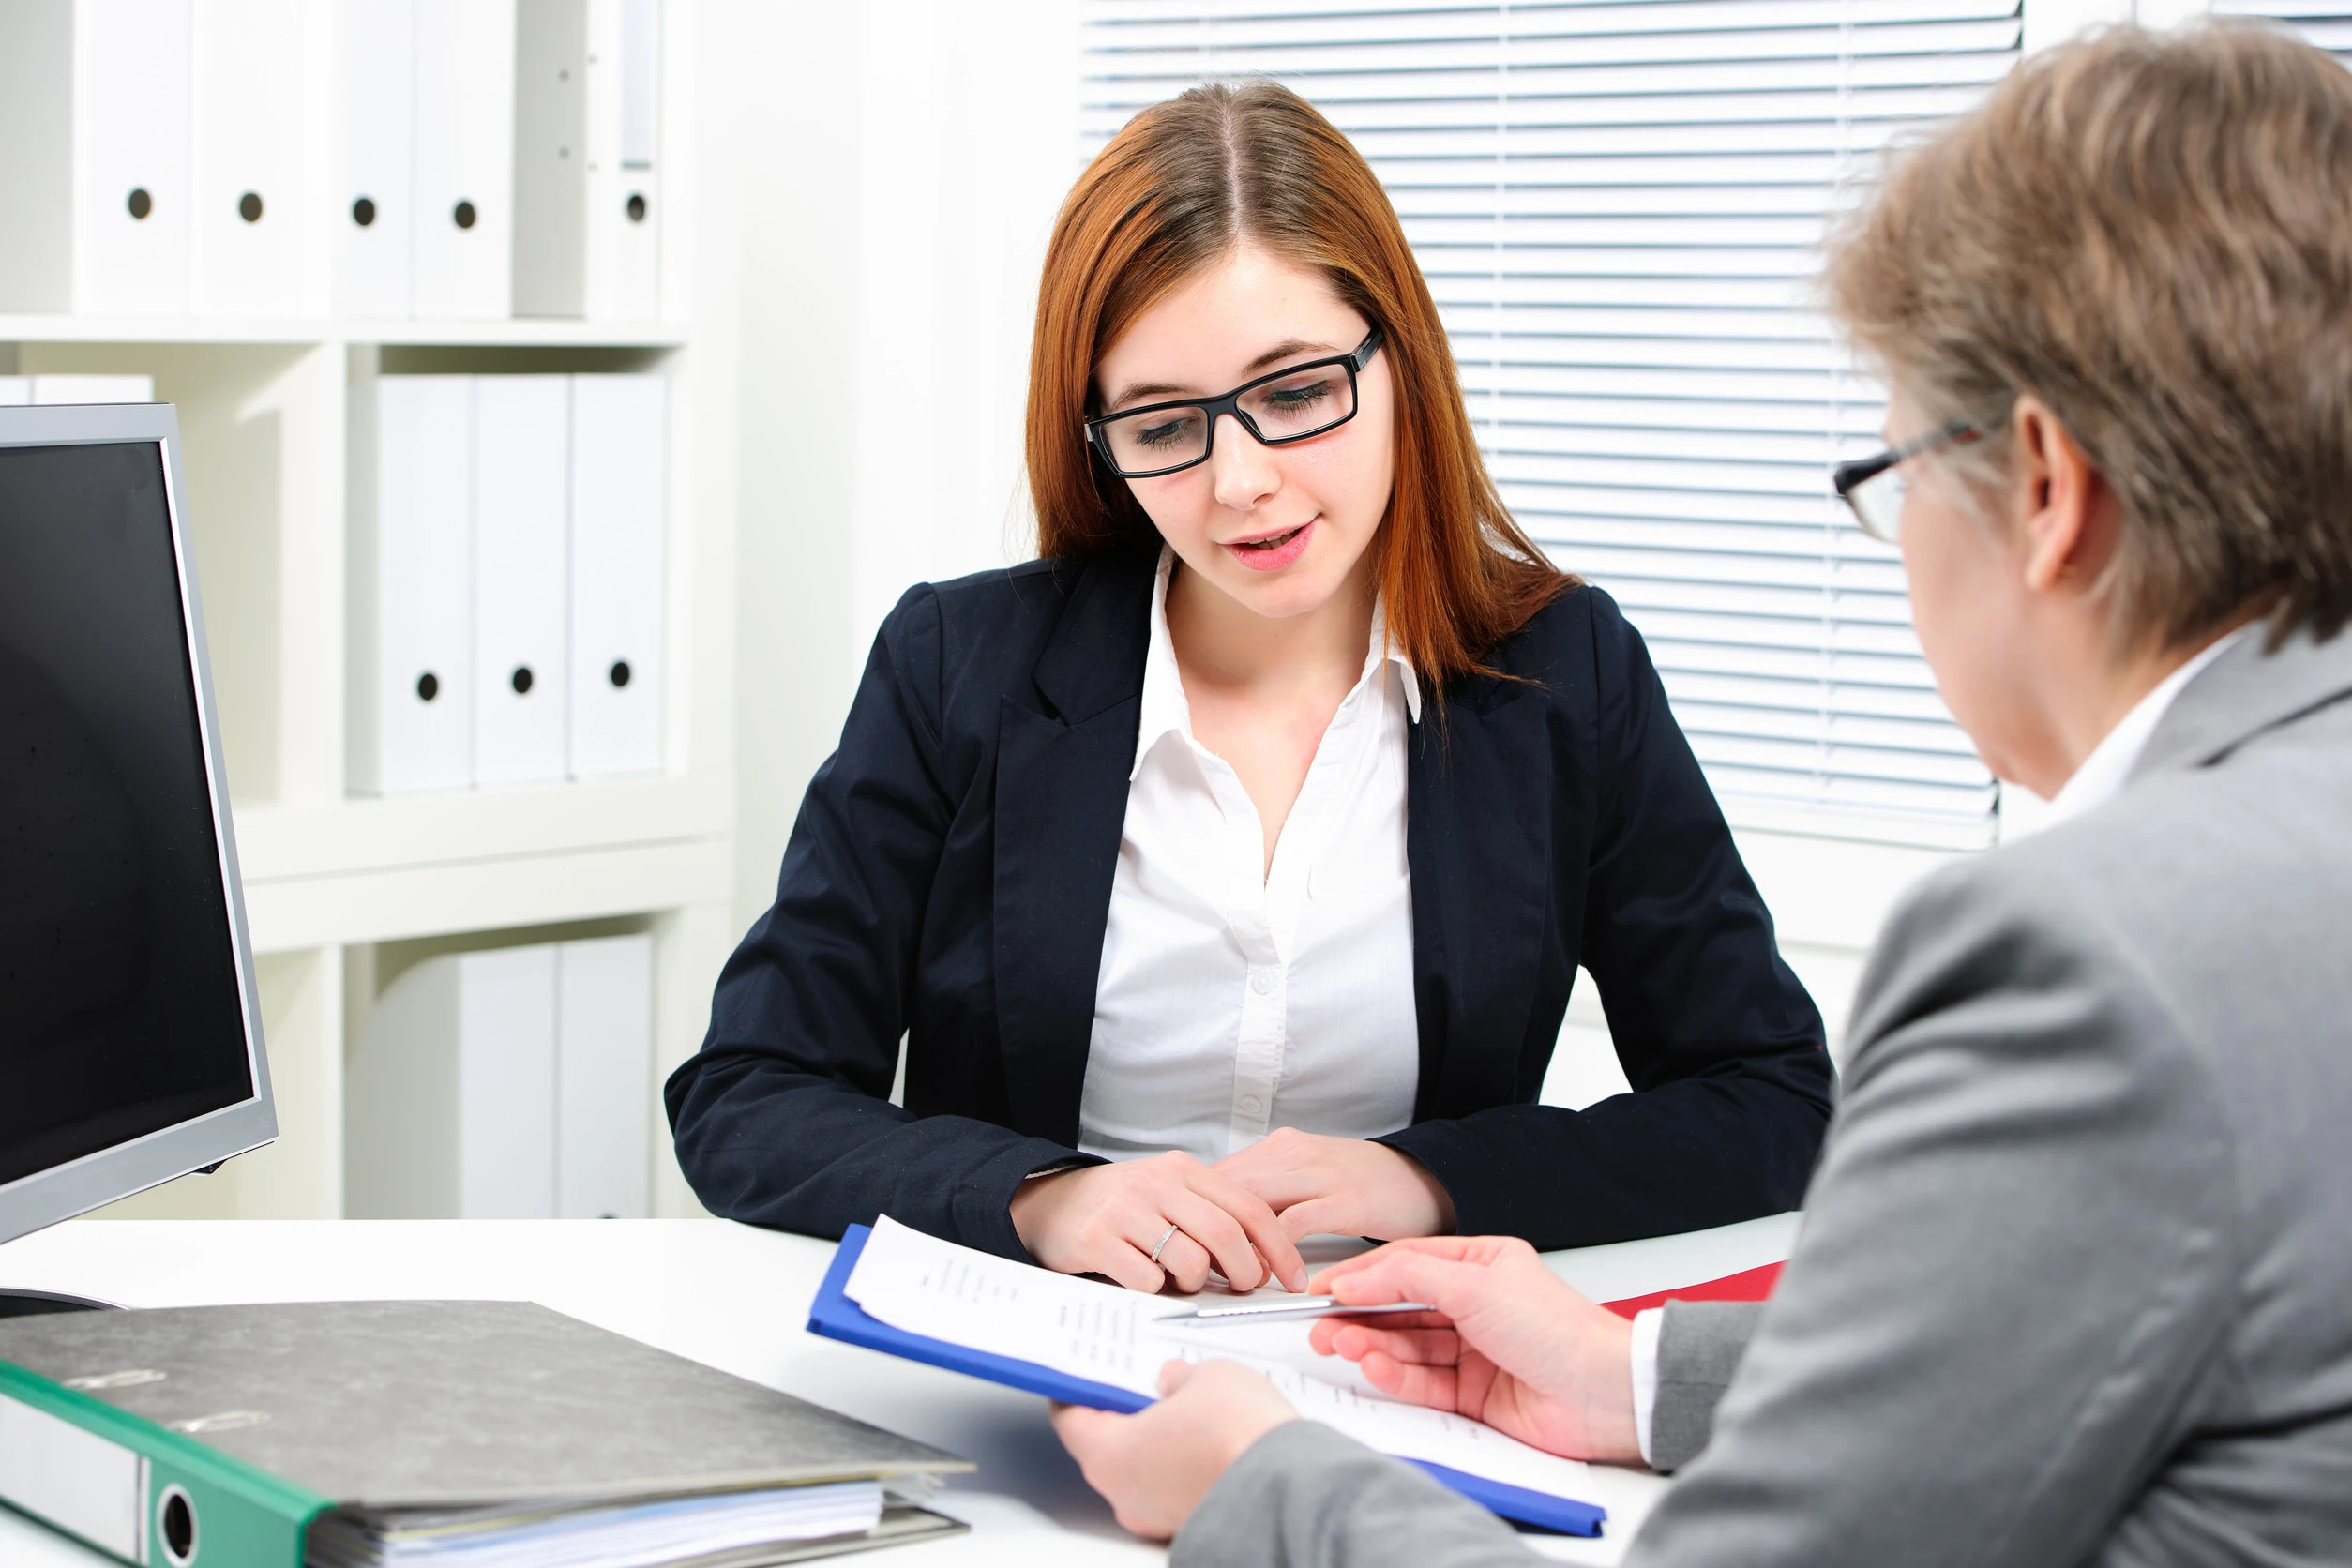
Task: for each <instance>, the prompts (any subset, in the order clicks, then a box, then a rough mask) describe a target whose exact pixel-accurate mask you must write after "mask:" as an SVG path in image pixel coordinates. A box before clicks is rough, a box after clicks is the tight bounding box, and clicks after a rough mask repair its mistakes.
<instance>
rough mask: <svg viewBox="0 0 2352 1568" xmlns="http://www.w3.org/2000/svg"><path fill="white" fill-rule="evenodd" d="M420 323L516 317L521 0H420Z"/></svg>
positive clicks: (416, 243)
mask: <svg viewBox="0 0 2352 1568" xmlns="http://www.w3.org/2000/svg"><path fill="white" fill-rule="evenodd" d="M414 3H415V8H416V11H415V15H416V29H415V47H414V53H413V56H412V57H413V59H414V60H415V83H416V92H415V165H414V167H415V194H416V227H415V234H414V238H413V249H412V254H413V256H414V258H415V277H414V283H413V288H414V293H413V296H412V297H413V306H414V309H415V313H416V314H417V315H419V316H424V317H429V318H434V317H458V318H467V319H475V318H486V317H503V316H507V315H510V314H512V313H513V305H512V302H513V297H514V233H515V215H514V187H515V0H414Z"/></svg>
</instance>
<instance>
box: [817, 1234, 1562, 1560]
mask: <svg viewBox="0 0 2352 1568" xmlns="http://www.w3.org/2000/svg"><path fill="white" fill-rule="evenodd" d="M871 1234H873V1232H872V1231H871V1230H869V1229H867V1227H865V1226H863V1225H852V1226H851V1227H850V1229H849V1231H848V1233H847V1234H845V1235H843V1236H842V1238H841V1245H840V1247H839V1248H838V1249H837V1251H836V1252H835V1253H834V1255H833V1266H832V1267H831V1268H829V1269H827V1270H826V1271H825V1278H824V1283H823V1284H822V1285H820V1286H818V1287H817V1299H816V1301H815V1302H813V1303H812V1304H810V1305H809V1308H808V1332H809V1333H811V1334H822V1335H824V1337H826V1338H827V1339H838V1340H841V1341H842V1342H844V1343H845V1344H850V1345H862V1346H864V1347H865V1348H866V1349H869V1350H880V1351H882V1352H883V1353H884V1354H885V1355H894V1356H900V1357H903V1358H904V1359H906V1360H908V1361H919V1362H922V1363H923V1364H926V1365H928V1366H943V1367H945V1368H947V1369H948V1370H949V1371H951V1372H962V1373H966V1374H968V1375H970V1376H972V1377H974V1378H985V1379H987V1380H988V1381H989V1382H992V1383H1003V1384H1004V1385H1005V1386H1006V1387H1007V1388H1018V1389H1026V1390H1027V1391H1028V1392H1030V1393H1031V1394H1042V1395H1045V1396H1046V1397H1047V1398H1048V1399H1059V1400H1061V1401H1062V1402H1063V1404H1065V1405H1091V1406H1093V1408H1094V1409H1096V1410H1118V1411H1120V1412H1121V1413H1123V1414H1127V1415H1132V1414H1134V1413H1135V1412H1136V1411H1138V1410H1142V1409H1143V1408H1144V1407H1145V1406H1147V1405H1149V1404H1151V1403H1152V1402H1153V1401H1152V1400H1151V1399H1150V1398H1149V1397H1148V1396H1146V1395H1140V1394H1136V1393H1133V1392H1131V1391H1129V1390H1127V1389H1123V1388H1114V1387H1112V1386H1111V1385H1110V1384H1108V1383H1098V1382H1094V1381H1092V1380H1089V1379H1085V1378H1074V1377H1071V1376H1070V1375H1069V1374H1068V1373H1066V1372H1056V1371H1054V1370H1053V1369H1052V1368H1051V1367H1048V1366H1040V1365H1038V1364H1036V1363H1035V1362H1033V1361H1017V1360H1015V1359H1014V1358H1013V1357H1011V1356H999V1355H991V1354H989V1353H988V1351H986V1350H975V1349H972V1348H971V1347H970V1346H968V1345H958V1344H956V1343H955V1342H954V1341H953V1340H947V1339H933V1338H931V1337H930V1336H929V1335H928V1334H909V1333H908V1332H907V1331H906V1330H904V1329H896V1328H892V1327H891V1326H890V1325H889V1324H888V1323H885V1322H883V1321H882V1320H881V1319H878V1318H869V1317H867V1313H866V1309H865V1308H864V1307H862V1306H860V1305H858V1304H857V1303H855V1302H853V1301H852V1300H850V1298H849V1297H848V1296H846V1295H844V1294H842V1290H843V1288H844V1287H846V1286H847V1285H848V1284H849V1282H850V1271H851V1270H852V1269H854V1268H856V1267H857V1255H858V1254H859V1253H860V1252H862V1251H864V1250H865V1247H866V1238H867V1236H869V1235H871ZM1407 1462H1408V1463H1410V1464H1416V1465H1419V1466H1421V1468H1422V1469H1423V1470H1426V1471H1428V1472H1429V1473H1430V1474H1431V1475H1432V1476H1435V1477H1436V1478H1437V1479H1438V1480H1439V1481H1440V1482H1442V1483H1443V1484H1444V1485H1448V1486H1450V1487H1452V1488H1453V1489H1454V1490H1455V1491H1457V1492H1459V1493H1461V1494H1462V1495H1463V1496H1464V1497H1466V1498H1469V1499H1470V1500H1472V1501H1473V1502H1478V1503H1483V1504H1485V1506H1486V1507H1487V1508H1489V1509H1492V1510H1493V1511H1494V1512H1495V1513H1497V1514H1500V1515H1502V1517H1504V1518H1506V1519H1517V1520H1519V1521H1520V1522H1522V1523H1524V1524H1530V1525H1539V1526H1541V1527H1542V1528H1544V1529H1545V1530H1558V1531H1560V1533H1561V1534H1563V1535H1598V1534H1600V1533H1601V1521H1602V1520H1603V1519H1605V1518H1606V1517H1607V1516H1608V1511H1607V1510H1606V1509H1605V1508H1602V1507H1600V1506H1599V1505H1598V1504H1595V1503H1590V1502H1574V1501H1571V1500H1568V1499H1567V1498H1560V1497H1554V1496H1552V1495H1551V1494H1550V1493H1549V1492H1531V1491H1529V1490H1528V1489H1527V1488H1526V1487H1524V1486H1507V1485H1503V1484H1502V1483H1501V1482H1500V1481H1489V1480H1487V1479H1486V1478H1485V1477H1484V1476H1478V1475H1470V1474H1466V1473H1464V1472H1463V1471H1461V1470H1448V1469H1447V1468H1446V1467H1445V1466H1443V1465H1432V1464H1428V1463H1425V1461H1423V1460H1419V1459H1413V1460H1409V1461H1407Z"/></svg>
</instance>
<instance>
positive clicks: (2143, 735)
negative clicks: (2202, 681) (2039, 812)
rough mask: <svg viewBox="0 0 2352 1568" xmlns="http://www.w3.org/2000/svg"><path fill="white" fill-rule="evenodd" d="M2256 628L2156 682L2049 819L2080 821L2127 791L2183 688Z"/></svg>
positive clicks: (2242, 630) (2230, 635)
mask: <svg viewBox="0 0 2352 1568" xmlns="http://www.w3.org/2000/svg"><path fill="white" fill-rule="evenodd" d="M2253 630H2254V626H2239V628H2238V629H2237V630H2236V631H2233V632H2225V633H2224V634H2223V635H2222V636H2220V637H2217V638H2215V639H2214V640H2213V641H2211V642H2209V643H2208V644H2206V646H2205V647H2203V648H2201V649H2199V650H2198V651H2197V652H2196V654H2195V655H2194V656H2192V657H2191V658H2190V660H2189V661H2188V662H2187V663H2186V664H2183V665H2182V666H2181V667H2180V668H2179V669H2178V670H2176V671H2173V672H2172V673H2171V674H2169V675H2167V676H2165V677H2164V679H2163V680H2161V681H2159V682H2157V683H2156V686H2155V689H2153V690H2151V691H2150V692H2149V693H2148V695H2147V696H2145V697H2143V698H2141V699H2140V700H2139V701H2137V702H2135V703H2133V705H2132V711H2131V712H2130V713H2128V714H2125V715H2124V716H2123V717H2122V718H2120V719H2119V720H2118V721H2117V723H2116V727H2115V728H2114V729H2112V730H2110V731H2107V733H2106V736H2105V738H2104V739H2103V740H2101V741H2100V743H2099V744H2098V745H2097V746H2093V747H2092V748H2091V752H2090V755H2089V756H2088V757H2086V758H2084V759H2083V761H2082V765H2081V766H2080V767H2078V768H2076V769H2075V770H2074V775H2073V777H2071V778H2069V779H2068V780H2067V781H2066V782H2065V784H2064V785H2062V786H2060V788H2059V790H2058V794H2057V795H2056V796H2055V797H2054V798H2053V799H2052V800H2051V802H2050V812H2049V816H2048V817H2047V819H2046V821H2048V822H2061V821H2063V820H2065V819H2066V818H2068V817H2078V816H2081V815H2082V814H2083V813H2084V812H2086V811H2088V810H2090V809H2091V808H2092V807H2100V806H2104V805H2106V804H2107V802H2109V801H2111V800H2113V799H2114V798H2115V797H2116V796H2117V795H2118V794H2119V793H2120V792H2122V789H2123V784H2124V781H2125V780H2126V779H2128V778H2130V777H2131V776H2132V769H2133V767H2134V766H2136V765H2137V764H2138V762H2139V760H2140V753H2141V752H2143V751H2145V750H2147V749H2148V739H2149V737H2151V736H2153V735H2154V734H2155V733H2156V726H2157V725H2159V724H2161V723H2162V722H2164V715H2165V713H2166V712H2167V711H2168V710H2169V709H2170V708H2171V707H2172V704H2173V700H2174V699H2175V698H2177V697H2179V695H2180V693H2181V690H2182V688H2184V687H2185V686H2188V684H2189V683H2190V682H2191V681H2194V680H2195V679H2196V678H2197V676H2198V675H2200V674H2202V673H2203V672H2204V671H2205V667H2206V666H2207V665H2209V664H2211V663H2212V662H2213V661H2214V660H2215V659H2217V658H2219V657H2221V656H2222V655H2224V653H2227V652H2228V651H2229V650H2230V648H2232V647H2233V646H2235V645H2236V644H2237V643H2238V641H2239V640H2240V639H2242V638H2244V637H2245V636H2246V635H2247V634H2248V633H2250V632H2252V631H2253Z"/></svg>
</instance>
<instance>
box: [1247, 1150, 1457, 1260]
mask: <svg viewBox="0 0 2352 1568" xmlns="http://www.w3.org/2000/svg"><path fill="white" fill-rule="evenodd" d="M1210 1169H1212V1170H1214V1171H1215V1172H1216V1173H1217V1174H1218V1175H1220V1176H1224V1177H1228V1178H1229V1179H1230V1180H1232V1181H1234V1182H1237V1183H1239V1184H1241V1185H1243V1186H1244V1187H1246V1188H1248V1189H1249V1190H1250V1191H1251V1192H1253V1193H1255V1194H1257V1196H1258V1197H1259V1199H1263V1200H1264V1202H1265V1203H1266V1205H1267V1206H1268V1207H1269V1208H1271V1209H1273V1210H1274V1213H1275V1214H1280V1215H1281V1216H1282V1229H1283V1233H1284V1234H1286V1235H1288V1236H1289V1238H1290V1239H1291V1240H1292V1241H1294V1242H1295V1241H1297V1240H1299V1239H1300V1238H1301V1237H1304V1236H1322V1235H1334V1236H1376V1237H1379V1238H1380V1239H1381V1240H1383V1241H1395V1240H1399V1239H1401V1238H1404V1237H1408V1236H1442V1235H1445V1234H1446V1233H1448V1232H1449V1231H1451V1230H1452V1229H1454V1199H1452V1198H1450V1197H1448V1196H1447V1194H1446V1190H1445V1188H1443V1187H1441V1186H1440V1185H1439V1184H1438V1179H1437V1178H1436V1177H1435V1176H1432V1175H1430V1174H1429V1172H1428V1169H1427V1168H1426V1167H1425V1166H1423V1165H1422V1163H1421V1162H1420V1161H1419V1160H1417V1159H1414V1158H1413V1157H1412V1156H1411V1155H1410V1154H1400V1153H1397V1152H1396V1151H1395V1150H1394V1149H1391V1148H1390V1147H1389V1146H1388V1145H1386V1144H1384V1143H1371V1142H1367V1141H1366V1140H1364V1138H1326V1137H1324V1136H1323V1135H1321V1134H1320V1133H1303V1132H1301V1131H1299V1130H1298V1128H1296V1127H1276V1128H1275V1129H1274V1131H1273V1132H1271V1133H1268V1134H1267V1135H1266V1136H1265V1137H1264V1138H1259V1140H1258V1141H1257V1142H1255V1143H1253V1144H1251V1145H1250V1146H1249V1147H1248V1148H1246V1149H1244V1150H1242V1151H1240V1152H1239V1153H1231V1154H1228V1155H1226V1156H1225V1158H1223V1159H1221V1160H1219V1161H1217V1163H1216V1164H1214V1165H1213V1166H1211V1167H1210Z"/></svg>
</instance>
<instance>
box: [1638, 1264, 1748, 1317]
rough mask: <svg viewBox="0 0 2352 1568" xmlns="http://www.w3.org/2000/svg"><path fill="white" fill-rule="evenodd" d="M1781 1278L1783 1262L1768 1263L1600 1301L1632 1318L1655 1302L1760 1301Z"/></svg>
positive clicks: (1656, 1303)
mask: <svg viewBox="0 0 2352 1568" xmlns="http://www.w3.org/2000/svg"><path fill="white" fill-rule="evenodd" d="M1779 1280H1780V1265H1779V1264H1778V1263H1767V1264H1765V1265H1764V1266H1763V1267H1762V1268H1760V1269H1749V1270H1747V1271H1745V1272H1744V1273H1741V1274H1726V1275H1724V1276H1723V1277H1722V1278H1721V1279H1710V1280H1707V1281H1705V1282H1703V1283H1701V1284H1697V1285H1685V1286H1682V1287H1681V1289H1674V1290H1660V1291H1658V1292H1657V1293H1656V1294H1655V1295H1649V1296H1628V1297H1626V1298H1625V1299H1624V1300H1623V1301H1621V1302H1603V1303H1602V1305H1603V1306H1606V1307H1607V1308H1608V1309H1609V1310H1610V1311H1611V1312H1614V1313H1616V1314H1617V1315H1618V1316H1619V1317H1620V1318H1631V1317H1632V1316H1633V1315H1634V1314H1635V1313H1636V1312H1647V1311H1649V1310H1650V1309H1651V1307H1653V1306H1664V1305H1666V1303H1668V1302H1670V1301H1675V1302H1760V1301H1762V1300H1764V1299H1765V1298H1766V1297H1768V1296H1770V1295H1771V1294H1772V1287H1773V1286H1774V1285H1775V1284H1777V1283H1778V1282H1779Z"/></svg>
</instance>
